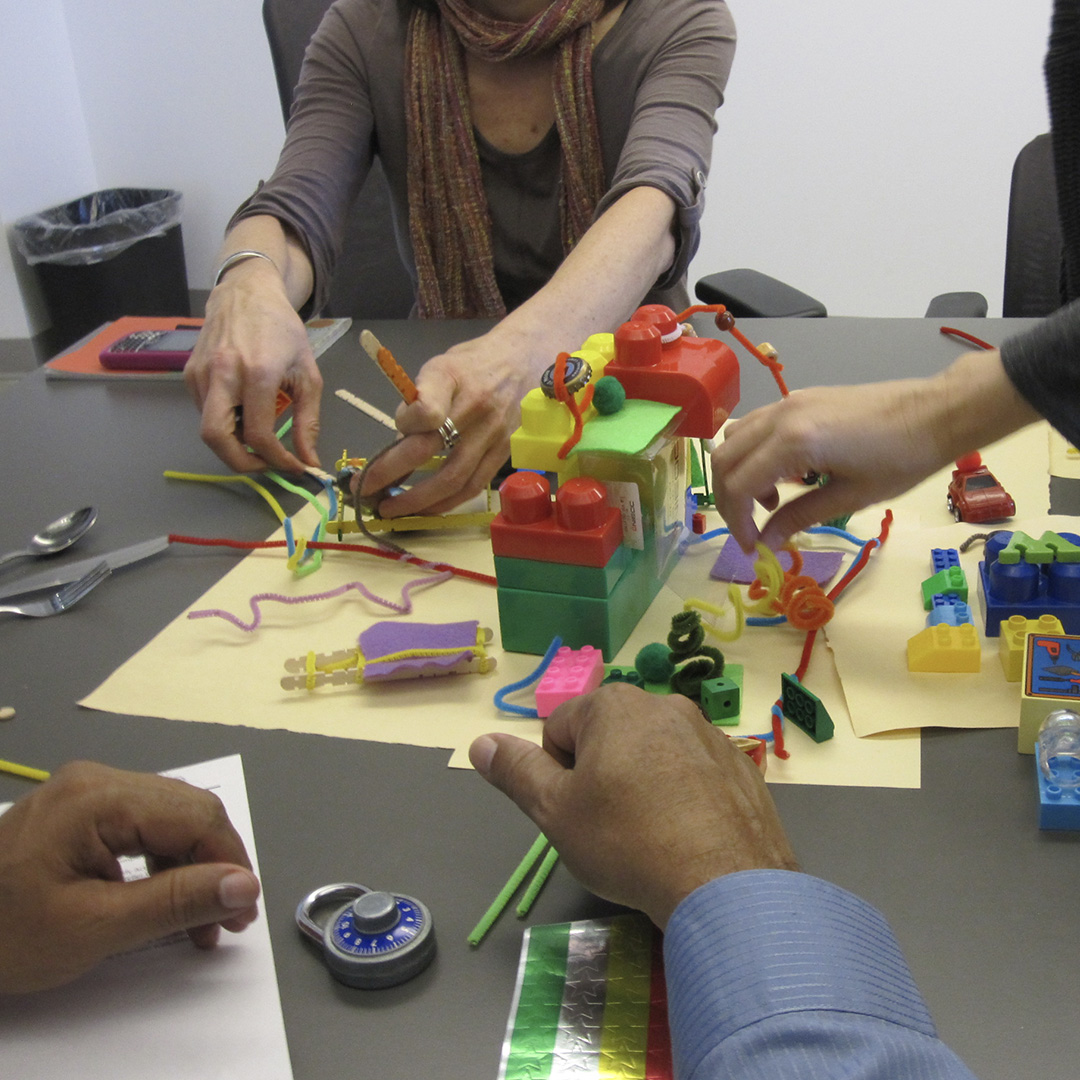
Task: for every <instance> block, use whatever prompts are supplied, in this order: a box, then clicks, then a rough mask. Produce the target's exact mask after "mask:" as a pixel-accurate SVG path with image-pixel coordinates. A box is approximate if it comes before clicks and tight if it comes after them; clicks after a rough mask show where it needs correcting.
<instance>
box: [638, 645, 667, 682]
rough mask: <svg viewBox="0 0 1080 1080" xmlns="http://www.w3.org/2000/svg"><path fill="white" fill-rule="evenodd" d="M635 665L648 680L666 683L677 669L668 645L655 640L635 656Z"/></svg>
mask: <svg viewBox="0 0 1080 1080" xmlns="http://www.w3.org/2000/svg"><path fill="white" fill-rule="evenodd" d="M634 667H635V668H637V670H638V671H639V672H641V677H642V678H643V679H644V680H645V681H646V682H651V683H666V682H667V681H668V679H670V678H671V676H672V673H673V672H674V671H675V665H674V664H673V663H672V662H671V657H670V655H669V653H668V648H667V646H666V645H664V644H662V643H661V642H659V641H654V642H653V643H652V644H651V645H646V646H645V647H644V648H643V649H642V650H641V651H640V652H639V653H638V654H637V656H635V657H634Z"/></svg>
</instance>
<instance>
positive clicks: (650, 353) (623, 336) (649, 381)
mask: <svg viewBox="0 0 1080 1080" xmlns="http://www.w3.org/2000/svg"><path fill="white" fill-rule="evenodd" d="M605 372H606V374H608V375H614V376H615V378H616V379H618V380H619V382H621V383H622V385H623V388H624V389H625V390H626V396H627V397H628V398H643V399H646V400H649V401H661V402H664V403H666V404H669V405H677V406H678V407H679V408H680V409H681V410H682V415H681V417H680V420H679V426H678V427H677V428H676V430H675V434H676V435H685V436H687V437H688V438H693V439H711V438H712V437H713V436H714V435H715V434H716V432H717V431H718V430H719V429H720V425H721V424H722V423H723V422H724V421H725V420H726V419H727V418H728V416H729V415H730V413H731V410H732V409H734V408H735V406H736V405H737V404H738V402H739V363H738V361H737V360H736V359H735V354H734V353H733V352H732V351H731V349H729V348H728V347H727V346H726V345H725V344H724V343H723V342H721V341H716V340H715V339H713V338H699V337H688V336H687V335H685V334H683V333H682V332H681V330H680V327H679V325H678V323H677V322H676V319H675V313H674V312H673V311H672V310H671V309H670V308H668V307H664V306H663V305H662V304H650V305H647V306H646V307H642V308H638V310H637V311H636V312H635V314H634V316H633V318H632V319H631V321H630V322H627V323H623V325H622V326H620V327H619V329H618V330H616V331H615V358H614V359H613V360H612V361H611V363H609V364H608V365H607V368H606V369H605Z"/></svg>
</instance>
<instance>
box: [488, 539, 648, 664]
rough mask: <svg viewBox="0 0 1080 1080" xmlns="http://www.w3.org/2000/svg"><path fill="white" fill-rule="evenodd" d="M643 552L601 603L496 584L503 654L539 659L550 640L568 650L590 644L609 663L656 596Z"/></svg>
mask: <svg viewBox="0 0 1080 1080" xmlns="http://www.w3.org/2000/svg"><path fill="white" fill-rule="evenodd" d="M649 556H650V553H649V552H648V551H633V552H631V555H630V565H629V567H628V568H627V570H626V572H625V573H624V574H623V576H622V578H620V580H619V581H618V583H617V584H616V585H615V588H614V589H613V590H612V591H611V596H609V597H606V598H604V599H601V598H598V597H590V596H565V595H560V594H559V593H552V592H538V591H536V590H533V589H510V588H505V587H504V586H502V585H500V586H499V588H498V590H497V592H498V603H499V632H500V636H501V637H502V647H503V648H504V649H506V650H507V651H508V652H524V653H535V654H536V655H538V656H542V655H543V654H544V653H545V652H546V651H547V647H548V646H549V645H550V644H551V639H552V638H553V637H556V636H557V637H560V638H562V641H563V644H564V645H566V646H569V647H570V648H571V649H580V648H582V647H583V646H585V645H592V646H593V648H596V649H599V650H600V651H601V653H602V654H603V657H604V660H605V661H607V662H609V663H610V662H611V661H612V660H613V659H614V657H615V654H616V653H617V652H618V651H619V649H621V648H622V647H623V645H624V644H625V643H626V639H627V638H628V637H629V636H630V634H631V633H632V632H633V630H634V627H635V626H637V624H638V622H639V621H640V620H641V617H642V615H644V614H645V612H646V611H647V610H648V608H649V604H651V603H652V601H653V598H654V597H655V596H656V594H657V593H658V592H659V591H660V586H661V585H662V584H663V582H662V580H661V579H660V578H658V577H657V576H656V575H655V572H654V570H653V560H652V558H651V557H649Z"/></svg>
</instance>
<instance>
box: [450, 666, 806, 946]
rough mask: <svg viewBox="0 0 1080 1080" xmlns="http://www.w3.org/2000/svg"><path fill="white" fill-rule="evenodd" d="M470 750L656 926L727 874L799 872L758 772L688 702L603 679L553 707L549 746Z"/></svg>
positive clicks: (575, 859) (585, 874)
mask: <svg viewBox="0 0 1080 1080" xmlns="http://www.w3.org/2000/svg"><path fill="white" fill-rule="evenodd" d="M469 758H470V760H471V761H472V763H473V766H474V767H475V768H476V769H477V771H478V772H479V773H480V774H481V775H482V776H483V777H484V778H485V779H487V780H488V781H490V782H491V783H492V784H494V785H495V786H496V787H497V788H499V789H500V790H501V791H503V792H505V793H506V794H507V795H509V796H510V798H511V799H513V800H514V802H516V803H517V804H518V806H519V807H521V809H522V810H524V811H525V813H526V814H528V815H529V817H531V818H532V819H533V821H535V822H536V824H537V825H538V826H539V827H540V829H541V831H542V832H543V833H544V834H545V835H546V836H547V838H548V839H549V840H550V841H551V843H552V844H553V845H554V847H555V849H556V850H557V851H558V852H559V854H560V856H561V857H562V858H563V859H564V860H565V861H566V865H567V867H568V868H569V870H570V871H571V873H573V875H574V876H575V877H576V878H577V879H578V880H579V881H581V883H582V884H583V885H585V886H586V887H587V888H589V889H591V890H592V891H593V892H595V893H596V894H597V895H599V896H602V897H605V898H606V899H608V900H613V901H615V902H617V903H620V904H625V905H627V906H629V907H634V908H639V909H640V910H642V911H644V912H645V913H646V914H647V915H648V916H649V917H650V918H651V919H652V920H653V922H654V923H656V925H657V926H659V927H660V928H661V929H663V928H664V927H665V926H666V925H667V921H668V919H669V918H670V916H671V913H672V912H673V911H674V910H675V908H676V907H677V906H678V904H679V902H680V901H681V900H682V899H684V898H685V897H686V896H688V895H689V894H690V893H691V892H693V891H694V890H695V889H696V888H698V887H699V886H701V885H704V884H705V883H706V882H709V881H711V880H713V878H716V877H719V876H720V875H722V874H730V873H734V872H735V871H738V870H753V869H770V868H771V869H782V870H798V865H797V863H796V861H795V856H794V854H793V853H792V851H791V847H790V846H789V844H788V841H787V837H786V836H785V834H784V830H783V826H782V825H781V823H780V818H779V815H778V814H777V811H776V807H775V805H774V804H773V801H772V797H771V796H770V795H769V793H768V790H767V789H766V787H765V781H764V779H763V778H762V776H761V773H760V772H759V770H758V769H757V767H756V766H755V765H754V763H753V762H752V761H751V760H750V759H749V758H748V757H747V756H746V755H745V754H744V753H742V752H741V751H739V750H736V749H735V747H734V745H733V744H732V742H731V740H730V739H728V738H727V736H725V735H723V734H722V733H721V732H719V731H718V730H717V729H716V728H714V727H713V726H712V725H711V724H709V723H708V721H706V720H705V719H704V718H703V717H702V715H701V712H700V711H699V710H698V708H697V707H696V706H695V705H693V704H692V703H691V702H690V701H688V700H687V699H686V698H683V697H679V696H677V695H672V696H671V697H666V698H656V697H654V696H652V695H650V694H646V693H645V692H644V691H642V690H637V689H634V688H633V687H628V686H623V685H612V686H606V687H602V688H601V689H599V690H596V691H594V692H593V693H591V694H588V695H586V696H584V697H578V698H574V699H573V700H571V701H568V702H567V703H566V704H564V705H561V706H560V707H559V708H558V709H556V710H555V711H554V712H553V713H552V714H551V716H550V717H549V718H548V720H547V721H546V723H545V725H544V745H543V749H541V748H540V747H538V746H536V745H535V744H533V743H531V742H528V741H526V740H524V739H519V738H517V737H516V736H513V735H505V734H495V735H481V736H480V737H479V738H478V739H476V740H475V741H474V742H473V744H472V746H471V747H470V750H469Z"/></svg>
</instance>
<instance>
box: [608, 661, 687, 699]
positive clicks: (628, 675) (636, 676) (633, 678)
mask: <svg viewBox="0 0 1080 1080" xmlns="http://www.w3.org/2000/svg"><path fill="white" fill-rule="evenodd" d="M604 670H605V671H606V672H607V674H606V675H605V676H604V681H603V682H602V683H601V684H600V685H601V686H604V685H605V684H606V683H616V682H618V683H628V684H629V685H630V686H636V687H637V688H638V689H639V690H645V691H647V692H648V693H650V694H661V695H662V694H670V693H671V687H670V686H669V685H668V684H667V683H647V682H646V681H645V680H644V679H643V678H642V676H641V672H640V671H638V669H637V668H632V667H617V666H615V665H613V664H607V665H605V668H604Z"/></svg>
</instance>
